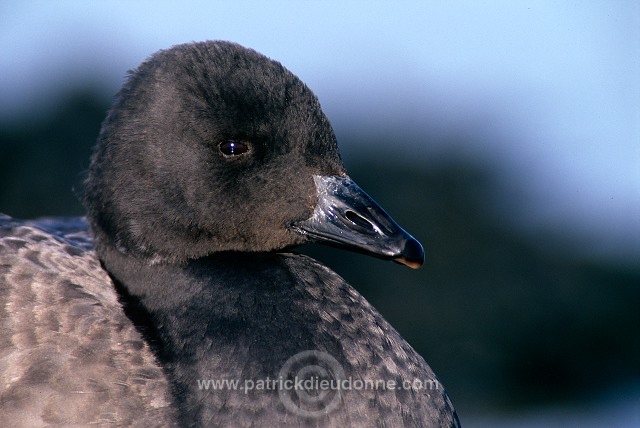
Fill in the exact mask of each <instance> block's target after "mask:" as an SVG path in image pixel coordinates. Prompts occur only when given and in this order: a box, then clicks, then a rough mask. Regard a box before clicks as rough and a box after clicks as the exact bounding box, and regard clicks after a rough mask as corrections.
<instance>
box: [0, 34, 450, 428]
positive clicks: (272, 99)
mask: <svg viewBox="0 0 640 428" xmlns="http://www.w3.org/2000/svg"><path fill="white" fill-rule="evenodd" d="M229 142H232V143H233V144H235V145H236V146H235V147H240V148H243V150H241V151H238V152H230V151H229V150H228V147H229ZM225 144H226V146H225ZM244 149H246V151H245V150H244ZM84 199H85V205H86V206H87V210H88V219H89V224H90V227H91V235H92V237H93V240H92V239H90V238H89V236H88V235H87V233H88V232H87V230H86V224H85V223H84V222H83V220H82V219H68V220H66V221H63V220H60V221H57V220H47V221H42V222H39V223H38V222H32V223H24V222H19V221H16V220H13V219H10V218H7V217H2V218H0V228H1V229H0V234H1V235H0V239H1V241H0V245H1V247H0V251H1V253H0V269H1V270H0V275H1V276H0V287H1V290H2V293H1V294H0V310H2V311H3V312H1V313H0V314H1V324H0V329H1V333H2V339H0V340H2V342H1V345H0V365H1V367H2V368H3V370H2V373H3V374H2V376H3V378H2V384H0V387H1V388H2V389H1V390H0V400H2V401H1V403H2V407H1V409H2V410H0V425H2V426H8V425H7V424H9V425H16V424H17V425H20V424H23V425H30V424H33V425H44V424H56V423H60V424H71V423H77V424H88V423H92V422H104V423H118V424H130V423H135V424H139V425H140V426H149V425H151V426H153V425H172V424H174V425H181V426H340V427H344V426H455V425H456V424H457V418H456V416H455V412H454V411H453V408H452V406H451V403H450V402H449V399H448V398H447V396H446V394H445V392H444V390H443V388H442V385H440V384H439V383H438V382H437V379H436V378H435V376H434V374H433V372H432V371H431V369H430V368H429V367H428V365H427V364H426V363H425V362H424V360H423V359H422V357H420V356H419V355H418V354H417V353H416V352H415V351H414V350H413V349H412V348H411V347H410V346H409V345H408V344H407V343H406V342H405V341H404V340H403V339H402V338H401V337H400V336H399V335H398V333H397V332H396V331H395V330H394V329H393V328H392V327H391V326H390V325H389V324H388V323H387V322H386V321H385V320H384V319H383V318H382V317H381V316H380V314H378V312H377V311H376V310H375V309H374V308H372V307H371V306H370V305H369V304H368V303H367V302H366V301H365V300H364V298H363V297H362V296H361V295H360V294H358V293H357V292H356V291H355V290H354V289H353V288H352V287H351V286H349V285H348V284H346V283H345V282H344V280H343V279H342V278H340V277H339V276H338V275H337V274H335V273H334V272H332V271H331V270H329V269H328V268H327V267H325V266H323V265H321V264H320V263H318V262H317V261H315V260H313V259H311V258H309V257H306V256H302V255H298V254H294V253H291V252H290V251H289V250H287V248H289V247H292V246H295V245H299V244H302V243H304V242H306V241H308V240H310V239H313V240H319V241H327V242H329V243H331V244H332V245H339V246H345V247H348V248H352V249H355V250H356V251H363V252H367V253H370V254H372V255H375V256H377V257H382V258H387V259H395V260H397V261H400V262H402V263H405V264H407V265H410V266H413V267H415V266H417V265H419V264H421V260H422V257H423V256H422V249H421V247H420V246H419V244H418V243H417V241H415V240H414V239H413V238H411V237H410V236H409V235H408V234H406V232H404V231H403V230H402V229H400V228H399V226H397V225H396V224H395V223H394V222H393V220H391V219H390V217H388V216H387V215H386V213H384V211H382V209H380V208H379V207H378V206H377V205H375V203H374V202H373V201H371V200H370V199H368V196H366V195H365V194H364V192H362V191H361V190H360V189H359V188H357V186H355V184H353V183H352V182H351V181H350V180H349V179H348V177H347V176H346V173H345V171H344V168H343V166H342V163H341V161H340V158H339V154H338V150H337V145H336V142H335V137H334V135H333V131H332V130H331V127H330V125H329V122H328V120H327V119H326V117H325V116H324V114H323V113H322V111H321V110H320V106H319V104H318V102H317V99H316V98H315V96H314V95H313V94H312V93H311V91H310V90H309V89H308V88H307V87H306V86H305V85H304V84H303V83H302V82H300V81H299V80H298V79H297V78H296V77H295V76H294V75H292V74H291V73H290V72H288V71H287V70H286V69H284V68H283V67H282V66H281V65H280V64H279V63H276V62H274V61H271V60H269V59H267V58H266V57H264V56H262V55H260V54H258V53H256V52H254V51H251V50H248V49H245V48H242V47H240V46H238V45H235V44H231V43H226V42H205V43H195V44H189V45H181V46H178V47H175V48H172V49H170V50H166V51H161V52H160V53H158V54H156V55H154V56H152V57H151V58H150V59H149V60H148V61H146V62H145V63H143V64H142V65H141V67H140V68H139V69H138V70H137V71H135V72H134V73H133V74H132V76H131V77H130V79H129V80H128V81H127V83H126V84H125V86H124V87H123V89H122V90H121V92H120V94H119V95H118V97H117V99H116V101H115V103H114V107H113V108H112V110H111V112H110V113H109V116H108V117H107V119H106V120H105V123H104V124H103V129H102V132H101V134H100V137H99V140H98V145H97V147H96V150H95V153H94V156H93V158H92V164H91V168H90V171H89V175H88V178H87V186H86V191H85V196H84ZM308 350H312V351H319V352H322V353H323V354H319V355H321V356H320V357H316V360H317V358H320V360H322V358H323V357H322V356H324V355H328V356H330V358H331V359H332V361H335V362H337V364H339V368H340V370H339V371H341V372H340V376H343V377H345V378H348V379H352V380H355V379H357V380H361V381H372V382H376V381H379V380H384V381H394V382H396V384H397V385H401V384H402V382H403V381H413V380H419V381H421V382H422V384H427V383H428V385H429V388H426V389H410V388H406V389H398V388H396V389H388V390H382V389H380V388H378V389H375V390H372V389H356V388H352V389H349V390H342V391H340V393H339V395H338V398H337V401H335V405H334V406H333V407H331V408H327V409H325V410H327V411H325V412H322V411H319V412H315V413H313V414H310V413H304V410H303V411H298V410H297V409H296V408H293V409H292V408H291V402H289V404H288V405H287V400H286V399H283V396H282V391H278V390H274V389H269V390H258V389H254V390H234V389H232V388H225V389H211V388H209V389H207V388H203V387H202V381H204V380H214V379H229V380H232V379H240V380H242V381H244V380H251V381H258V380H261V379H267V378H271V379H275V378H278V376H279V375H281V370H282V369H283V366H285V365H286V364H287V362H288V361H289V359H290V358H291V357H294V356H296V355H297V354H299V353H302V352H304V351H308ZM313 361H315V360H312V363H310V364H311V366H313V365H314V364H315V363H318V364H319V363H323V362H326V361H315V363H313ZM333 374H335V373H333ZM298 398H299V397H298ZM302 401H304V400H302ZM307 404H308V403H307ZM321 404H322V403H321ZM296 405H299V406H300V408H301V409H307V410H308V409H311V408H312V407H313V406H311V407H308V406H307V407H305V405H306V404H305V403H304V402H300V400H298V401H294V407H295V406H296ZM313 409H316V410H317V406H316V407H313ZM320 410H322V406H321V407H320ZM5 422H6V423H5Z"/></svg>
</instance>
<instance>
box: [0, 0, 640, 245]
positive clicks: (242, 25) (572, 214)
mask: <svg viewBox="0 0 640 428" xmlns="http://www.w3.org/2000/svg"><path fill="white" fill-rule="evenodd" d="M205 39H226V40H233V41H236V42H239V43H241V44H243V45H245V46H248V47H252V48H254V49H256V50H258V51H260V52H262V53H264V54H266V55H268V56H270V57H272V58H274V59H277V60H279V61H280V62H282V63H283V64H284V65H285V66H286V67H287V68H289V69H290V70H292V71H293V72H294V73H296V74H298V75H299V76H300V77H301V78H302V80H304V81H305V82H306V83H307V84H308V85H309V86H310V87H311V88H312V89H313V90H314V91H315V92H316V94H317V95H318V97H319V98H320V101H321V103H322V105H323V106H324V109H325V112H326V113H327V115H328V116H329V118H330V119H331V121H332V123H333V124H334V127H335V129H336V133H337V135H338V138H340V136H341V134H346V133H354V132H355V133H360V134H363V135H367V134H372V135H375V134H376V133H379V132H380V133H381V132H386V134H389V135H392V134H393V133H394V132H395V131H397V132H398V135H405V137H406V136H407V135H408V136H411V135H420V134H421V132H422V131H423V130H424V132H425V135H435V134H438V133H441V134H445V135H447V134H455V133H456V132H457V130H459V129H467V128H468V129H471V127H474V128H477V129H481V130H484V131H483V134H482V135H479V136H478V140H477V141H473V139H471V144H469V145H468V146H464V147H454V148H452V147H447V146H436V147H434V145H433V143H432V144H430V143H431V142H429V141H425V139H423V138H415V139H411V140H412V141H402V142H390V144H400V143H401V144H403V145H406V144H409V145H412V146H411V147H412V150H414V151H415V153H416V157H419V156H425V157H427V158H429V157H431V158H437V154H439V153H446V152H447V151H450V150H462V151H464V152H465V153H466V154H467V155H468V156H471V157H478V158H480V159H482V160H486V161H491V162H495V163H496V165H498V167H497V168H501V169H502V170H503V171H502V172H503V173H504V174H508V176H509V175H510V177H512V178H513V182H514V183H517V184H516V185H515V187H518V186H523V187H522V188H523V189H524V191H525V192H526V194H527V195H526V197H524V199H525V200H526V202H525V203H524V204H523V205H522V206H521V207H520V210H519V215H521V216H522V217H523V218H525V219H526V220H527V221H528V222H529V224H530V225H532V226H531V227H532V228H534V229H535V228H536V227H539V226H544V225H546V224H556V225H561V226H562V225H566V226H567V227H570V228H571V229H572V230H575V231H576V232H578V233H581V234H584V235H585V236H587V237H589V238H590V239H589V243H588V245H592V246H593V247H594V249H597V248H602V250H603V251H614V250H615V249H616V248H623V249H625V250H624V251H627V252H628V251H629V250H632V251H638V252H640V220H638V218H639V217H640V77H638V76H640V3H639V2H636V1H604V0H603V1H590V2H575V1H494V2H478V1H452V2H431V1H421V2H416V1H414V2H408V1H407V2H382V1H252V2H248V1H218V2H212V1H209V2H204V1H203V2H187V1H185V2H171V3H169V2H159V1H135V2H132V1H129V2H127V1H109V2H90V1H64V2H53V1H30V2H26V1H15V0H14V1H4V2H3V3H2V5H0V52H1V53H2V55H0V119H1V120H10V119H11V118H12V117H15V116H16V115H18V114H20V113H21V112H24V111H26V110H27V109H31V108H34V106H38V105H39V106H41V107H42V108H45V107H47V105H50V100H51V99H52V98H53V97H54V96H55V94H56V91H58V90H61V89H64V88H65V87H69V86H71V85H72V84H74V83H77V82H78V81H80V82H81V81H87V82H100V83H102V84H104V85H105V87H106V88H107V89H108V90H109V91H111V92H115V91H116V90H117V88H118V87H119V85H120V83H121V81H122V77H123V75H124V73H125V71H126V70H127V69H130V68H134V67H135V66H136V65H137V64H138V63H139V62H140V61H141V60H142V59H144V58H145V57H146V56H147V55H149V54H150V53H152V52H154V51H156V50H158V49H161V48H166V47H169V46H171V45H173V44H177V43H183V42H188V41H192V40H205ZM403 133H405V134H403ZM386 134H385V135H386ZM343 150H349V148H343ZM596 252H597V251H596ZM636 254H637V253H636Z"/></svg>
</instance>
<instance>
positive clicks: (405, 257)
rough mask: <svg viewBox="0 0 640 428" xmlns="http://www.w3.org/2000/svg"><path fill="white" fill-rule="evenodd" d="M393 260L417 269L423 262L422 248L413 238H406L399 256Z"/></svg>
mask: <svg viewBox="0 0 640 428" xmlns="http://www.w3.org/2000/svg"><path fill="white" fill-rule="evenodd" d="M394 261H396V262H398V263H401V264H403V265H405V266H409V267H410V268H411V269H419V268H420V267H421V266H422V265H423V264H424V249H423V248H422V245H421V244H420V243H419V242H418V241H416V240H415V239H414V238H411V239H409V240H407V242H406V244H405V245H404V249H403V250H402V253H401V254H400V257H397V258H395V259H394Z"/></svg>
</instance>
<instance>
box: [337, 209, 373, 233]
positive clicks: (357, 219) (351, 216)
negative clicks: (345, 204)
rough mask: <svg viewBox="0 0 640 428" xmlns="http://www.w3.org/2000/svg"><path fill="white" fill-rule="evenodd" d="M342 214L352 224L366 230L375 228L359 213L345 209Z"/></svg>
mask: <svg viewBox="0 0 640 428" xmlns="http://www.w3.org/2000/svg"><path fill="white" fill-rule="evenodd" d="M344 216H345V217H346V218H347V220H349V221H350V222H351V223H353V224H356V225H358V226H360V227H363V228H365V229H367V230H375V228H374V227H373V225H372V224H371V222H370V221H369V220H367V219H366V218H364V217H362V216H361V215H360V214H358V213H356V212H355V211H351V210H347V211H345V213H344Z"/></svg>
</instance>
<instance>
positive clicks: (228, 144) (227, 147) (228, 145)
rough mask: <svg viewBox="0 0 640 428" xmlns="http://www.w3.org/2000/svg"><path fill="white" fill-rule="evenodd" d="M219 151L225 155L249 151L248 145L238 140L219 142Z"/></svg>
mask: <svg viewBox="0 0 640 428" xmlns="http://www.w3.org/2000/svg"><path fill="white" fill-rule="evenodd" d="M220 151H221V152H222V154H223V155H225V156H238V155H241V154H243V153H246V152H248V151H249V145H248V144H246V143H242V142H240V141H225V142H223V143H220Z"/></svg>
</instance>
